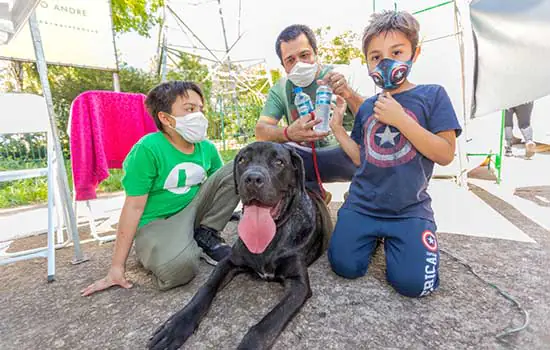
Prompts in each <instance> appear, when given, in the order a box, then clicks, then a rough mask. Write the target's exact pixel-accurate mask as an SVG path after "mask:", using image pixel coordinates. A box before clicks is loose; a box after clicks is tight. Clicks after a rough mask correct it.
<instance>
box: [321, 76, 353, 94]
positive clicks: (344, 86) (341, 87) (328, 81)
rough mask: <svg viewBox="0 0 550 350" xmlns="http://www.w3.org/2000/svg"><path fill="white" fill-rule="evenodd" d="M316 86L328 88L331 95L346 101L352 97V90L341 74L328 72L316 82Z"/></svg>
mask: <svg viewBox="0 0 550 350" xmlns="http://www.w3.org/2000/svg"><path fill="white" fill-rule="evenodd" d="M317 84H319V85H328V86H330V88H331V89H332V92H333V93H335V94H336V95H340V96H342V97H343V98H345V99H346V100H347V99H348V98H350V97H352V96H353V90H352V89H351V88H350V87H349V85H348V82H347V81H346V78H345V77H344V75H343V74H340V73H337V72H328V73H327V74H326V75H325V76H324V78H323V79H322V80H318V81H317Z"/></svg>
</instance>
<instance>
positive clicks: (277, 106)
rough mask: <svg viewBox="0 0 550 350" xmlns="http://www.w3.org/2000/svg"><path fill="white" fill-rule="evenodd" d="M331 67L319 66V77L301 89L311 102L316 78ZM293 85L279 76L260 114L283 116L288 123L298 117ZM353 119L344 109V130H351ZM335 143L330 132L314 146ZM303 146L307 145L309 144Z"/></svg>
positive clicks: (314, 91) (322, 76)
mask: <svg viewBox="0 0 550 350" xmlns="http://www.w3.org/2000/svg"><path fill="white" fill-rule="evenodd" d="M332 69H333V66H330V65H325V66H323V67H322V68H321V71H320V72H319V77H317V78H316V79H315V80H314V81H313V83H312V84H311V85H309V86H307V87H305V88H303V89H302V91H303V92H305V93H306V94H308V95H309V97H310V98H311V102H313V104H315V93H316V91H317V88H318V87H319V85H317V79H323V78H324V76H325V75H326V74H327V73H328V72H330V71H331V70H332ZM295 87H296V85H294V84H293V83H292V82H291V81H290V80H289V79H287V78H281V79H280V80H279V81H278V82H277V83H276V84H275V85H273V87H272V88H271V89H270V90H269V94H268V95H267V99H266V101H265V105H264V108H263V110H262V114H261V115H263V116H266V117H271V118H274V119H277V120H281V118H282V117H283V116H284V117H285V120H286V123H287V124H288V125H290V124H291V123H292V122H294V121H295V120H296V119H298V109H297V108H296V105H295V104H294V98H295V97H296V94H295V93H294V88H295ZM289 117H290V120H289ZM353 120H354V116H353V114H352V112H351V110H350V109H349V108H348V109H347V110H346V114H345V115H344V127H345V129H346V130H348V131H351V130H352V128H353ZM335 145H338V141H337V140H336V138H335V137H334V135H332V134H330V135H329V136H327V137H325V138H324V139H322V140H319V141H317V142H316V143H315V147H319V148H321V147H328V146H335ZM304 146H308V147H309V144H308V145H304Z"/></svg>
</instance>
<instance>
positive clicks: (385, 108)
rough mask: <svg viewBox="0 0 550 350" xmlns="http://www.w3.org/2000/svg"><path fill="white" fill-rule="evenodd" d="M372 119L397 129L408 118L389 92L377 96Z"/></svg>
mask: <svg viewBox="0 0 550 350" xmlns="http://www.w3.org/2000/svg"><path fill="white" fill-rule="evenodd" d="M374 117H375V118H376V119H378V120H379V121H381V122H382V123H384V124H387V125H391V126H394V127H396V128H398V129H399V125H400V124H401V122H402V121H403V120H405V119H406V118H408V116H407V113H406V112H405V110H404V109H403V107H402V106H401V105H400V104H399V102H397V101H396V100H395V99H394V98H393V96H392V95H391V94H390V93H389V92H385V93H383V94H380V95H379V96H378V100H377V101H376V102H375V103H374Z"/></svg>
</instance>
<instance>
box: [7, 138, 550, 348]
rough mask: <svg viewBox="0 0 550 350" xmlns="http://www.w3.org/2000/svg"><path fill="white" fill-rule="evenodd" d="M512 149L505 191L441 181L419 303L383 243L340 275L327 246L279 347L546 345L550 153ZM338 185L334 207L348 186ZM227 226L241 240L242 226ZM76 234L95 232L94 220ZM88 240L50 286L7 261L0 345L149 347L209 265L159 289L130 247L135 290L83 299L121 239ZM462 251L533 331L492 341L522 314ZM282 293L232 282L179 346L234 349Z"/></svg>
mask: <svg viewBox="0 0 550 350" xmlns="http://www.w3.org/2000/svg"><path fill="white" fill-rule="evenodd" d="M514 152H515V153H516V155H518V156H517V157H512V158H507V159H505V164H504V180H503V183H502V184H501V185H499V186H497V185H495V184H494V182H493V181H487V180H480V179H470V181H469V187H470V191H466V190H461V189H457V188H456V186H454V185H452V184H451V186H449V185H450V182H449V181H448V180H435V181H433V182H432V185H431V187H430V191H431V192H432V195H433V197H434V208H435V210H436V213H437V214H436V215H437V220H438V225H439V245H440V247H441V248H442V249H443V252H442V256H441V268H440V273H441V285H440V288H439V290H438V291H437V292H436V293H434V294H433V295H431V296H429V297H427V298H423V299H409V298H406V297H402V296H400V295H398V294H397V293H396V292H395V291H393V290H392V288H391V287H389V286H388V284H387V283H386V281H385V275H384V269H385V263H384V253H383V250H381V249H379V250H378V251H377V253H376V255H375V258H374V259H373V262H372V264H371V266H370V269H369V272H368V273H367V275H366V276H365V277H363V278H359V279H357V280H353V281H349V280H345V279H342V278H340V277H338V276H336V275H335V274H334V273H332V272H331V270H330V268H329V265H328V262H327V259H326V254H325V255H324V256H323V257H321V258H320V259H319V260H318V261H317V262H315V263H314V264H313V265H312V266H311V267H310V268H309V273H310V280H311V285H312V289H313V296H312V297H311V299H309V300H308V302H307V303H306V305H305V306H304V307H303V309H302V310H301V311H300V313H299V314H298V315H297V316H296V318H295V319H294V320H293V321H292V322H291V324H290V325H289V326H288V327H287V328H286V330H285V331H284V332H283V333H282V335H281V336H280V337H279V338H278V340H277V343H276V344H275V346H274V349H281V350H282V349H550V268H549V266H550V232H549V228H550V215H549V214H550V211H549V210H548V208H549V206H550V180H548V179H549V177H548V173H549V172H550V154H549V153H542V154H537V156H536V158H535V159H533V160H531V161H528V160H524V159H522V157H521V153H522V148H521V146H517V147H516V148H515V149H514ZM330 190H331V191H332V192H333V195H334V202H333V203H332V204H331V209H332V212H333V214H335V213H336V210H337V209H338V207H339V206H340V205H341V198H342V194H343V191H344V190H345V185H339V186H333V187H331V188H330ZM116 200H118V201H120V198H118V199H116ZM19 214H21V213H19ZM36 215H38V214H36ZM21 220H24V219H21ZM6 222H7V221H6ZM10 222H11V221H10ZM19 222H20V223H21V226H23V225H24V224H25V223H24V222H23V221H19ZM10 225H11V224H10ZM1 227H2V226H1V225H0V228H1ZM10 227H11V226H10ZM0 235H1V233H0ZM224 235H225V237H226V238H227V239H228V240H229V241H233V240H234V239H235V237H236V233H235V223H230V224H228V226H227V228H226V230H225V231H224ZM81 236H82V238H83V239H86V238H89V234H88V233H87V232H86V230H85V227H82V232H81ZM1 240H2V239H0V241H1ZM43 244H44V236H43V235H40V236H33V237H28V238H24V239H19V240H16V241H14V242H12V243H11V245H10V247H9V250H10V251H12V250H17V249H21V248H23V247H34V246H40V245H43ZM82 247H83V249H84V251H85V253H86V255H87V256H88V257H89V258H90V261H88V262H86V263H83V264H80V265H75V266H73V265H71V264H70V261H71V257H72V251H71V249H70V248H64V249H61V250H58V251H57V273H56V280H55V282H53V283H50V284H48V283H46V263H45V261H44V260H43V259H35V260H28V261H23V262H18V263H15V264H11V265H8V266H0V272H1V274H0V302H1V305H2V307H1V308H0V320H1V322H0V349H6V350H8V349H23V348H43V349H142V348H144V347H145V344H146V342H147V339H148V338H149V336H150V335H151V333H152V332H153V330H154V329H156V327H157V326H159V325H160V324H161V323H162V322H163V321H164V320H165V319H166V318H167V317H169V316H170V315H171V314H172V313H173V312H175V311H176V310H179V309H180V308H181V307H182V306H183V305H185V304H186V303H187V301H189V300H190V298H191V297H192V296H193V294H194V293H195V292H196V291H197V289H198V288H199V286H200V285H201V284H202V283H203V282H204V281H205V280H206V278H207V277H208V274H209V273H210V272H211V270H212V268H211V267H210V266H208V265H206V264H204V263H203V264H201V270H200V273H199V274H198V276H197V277H196V278H195V279H194V280H193V281H192V282H191V283H190V284H189V285H186V286H183V287H180V288H176V289H174V290H171V291H168V292H158V291H156V290H155V289H154V288H153V285H152V283H151V281H150V277H149V276H148V275H147V273H146V272H145V271H144V270H143V269H142V268H141V267H139V266H138V264H137V263H136V260H135V258H134V256H133V255H131V257H130V259H129V262H128V267H127V270H128V273H127V275H128V278H129V279H130V280H131V281H132V282H134V287H133V288H131V289H129V290H122V289H113V290H109V291H106V292H103V293H99V294H97V295H93V296H92V297H89V298H82V297H80V295H79V291H80V289H82V288H83V287H85V286H87V285H88V284H89V283H91V282H93V281H94V280H96V279H98V278H101V277H103V276H104V274H105V273H106V271H107V268H108V265H109V263H110V258H111V252H112V249H113V244H112V243H107V244H103V245H99V244H97V243H95V242H93V243H87V244H84V245H83V246H82ZM455 257H458V258H459V259H461V261H464V262H466V263H467V264H469V265H470V266H471V267H472V268H473V269H474V270H475V271H476V272H477V273H479V275H480V276H482V277H483V278H485V279H486V280H488V281H489V282H491V283H494V284H495V285H496V286H498V287H500V288H502V289H503V290H504V291H506V292H507V293H509V294H510V295H511V296H512V297H513V298H515V299H516V300H517V301H518V302H519V303H520V304H521V307H522V308H524V309H525V310H526V311H527V312H528V313H529V324H528V326H527V328H526V329H525V330H523V331H521V332H518V333H515V334H512V335H508V336H506V337H504V338H502V339H497V338H496V335H497V334H499V333H501V332H502V331H504V330H506V329H508V328H510V327H511V328H514V327H519V326H521V325H522V323H523V321H524V316H523V313H522V311H521V310H520V309H518V307H517V306H516V305H515V304H513V303H512V302H511V301H509V300H508V299H506V298H504V297H503V296H502V295H500V294H499V293H498V292H497V290H496V289H494V288H493V287H492V286H491V285H489V284H487V283H485V282H484V281H482V280H480V279H478V278H477V277H476V276H474V275H473V274H472V272H471V271H470V270H469V268H468V267H467V266H465V265H463V264H462V263H461V262H459V261H457V260H456V259H455ZM282 293H283V290H282V287H281V286H280V285H278V284H276V283H265V282H261V281H258V280H256V279H253V278H251V277H250V276H246V275H241V276H239V277H237V278H236V279H235V280H234V281H233V283H231V284H229V285H228V287H227V288H226V289H224V290H223V291H222V292H221V293H219V295H218V297H217V298H216V299H215V301H214V303H213V305H212V308H211V309H210V311H209V313H208V314H207V316H206V317H205V318H204V320H203V322H202V323H201V325H200V327H199V329H198V330H197V331H196V333H195V334H194V335H193V336H192V337H191V338H190V339H189V341H188V342H187V343H186V344H185V346H184V349H234V348H235V347H236V346H237V344H238V343H239V341H240V340H241V338H242V337H243V335H244V334H245V332H246V331H247V329H248V328H249V327H250V326H252V325H253V324H255V323H256V322H257V321H259V320H260V319H261V318H262V317H263V315H265V314H266V313H267V312H268V311H269V310H270V309H271V308H272V307H273V306H274V305H275V304H276V303H277V301H278V300H279V298H280V297H281V296H282Z"/></svg>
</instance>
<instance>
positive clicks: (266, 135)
mask: <svg viewBox="0 0 550 350" xmlns="http://www.w3.org/2000/svg"><path fill="white" fill-rule="evenodd" d="M277 124H279V121H278V120H277V119H275V118H271V117H266V116H265V115H262V116H260V119H258V122H257V123H256V140H257V141H272V142H279V143H283V142H288V140H287V139H286V137H285V135H284V132H283V128H280V127H279V126H277Z"/></svg>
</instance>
